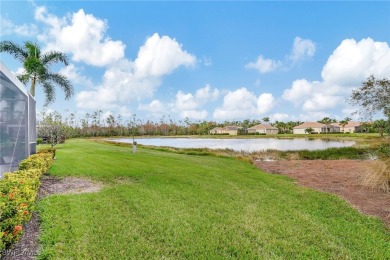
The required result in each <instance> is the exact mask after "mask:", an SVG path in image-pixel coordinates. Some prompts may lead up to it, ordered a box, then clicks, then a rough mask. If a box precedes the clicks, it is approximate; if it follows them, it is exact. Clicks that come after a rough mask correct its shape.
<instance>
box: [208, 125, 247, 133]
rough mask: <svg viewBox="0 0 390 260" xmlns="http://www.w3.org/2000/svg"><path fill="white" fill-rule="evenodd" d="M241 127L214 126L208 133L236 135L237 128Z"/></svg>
mask: <svg viewBox="0 0 390 260" xmlns="http://www.w3.org/2000/svg"><path fill="white" fill-rule="evenodd" d="M241 128H242V127H238V126H225V127H215V128H213V129H211V130H210V134H229V135H238V130H239V129H241Z"/></svg>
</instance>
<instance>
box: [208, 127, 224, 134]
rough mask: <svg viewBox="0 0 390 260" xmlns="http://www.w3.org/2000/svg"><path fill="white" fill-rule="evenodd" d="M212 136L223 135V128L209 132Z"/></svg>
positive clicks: (215, 128) (216, 128)
mask: <svg viewBox="0 0 390 260" xmlns="http://www.w3.org/2000/svg"><path fill="white" fill-rule="evenodd" d="M209 133H210V134H211V135H216V134H222V127H214V128H213V129H211V130H210V131H209Z"/></svg>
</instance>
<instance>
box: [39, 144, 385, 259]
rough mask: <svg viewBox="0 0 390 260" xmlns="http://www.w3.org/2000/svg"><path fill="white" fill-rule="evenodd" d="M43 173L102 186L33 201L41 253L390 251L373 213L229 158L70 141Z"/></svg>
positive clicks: (332, 254) (331, 254)
mask: <svg viewBox="0 0 390 260" xmlns="http://www.w3.org/2000/svg"><path fill="white" fill-rule="evenodd" d="M50 174H51V175H55V176H60V177H64V176H82V177H88V178H91V179H94V180H97V181H101V182H103V183H105V184H106V186H105V188H104V189H103V190H101V191H100V192H98V193H89V194H79V195H54V196H50V197H47V198H45V199H43V200H42V201H41V202H40V203H39V207H38V208H39V214H40V217H41V220H42V232H41V234H40V243H41V244H42V246H43V250H42V252H41V255H40V256H39V257H40V258H41V259H46V258H51V259H59V258H60V259H61V258H67V259H68V258H73V259H76V258H78V259H128V258H133V259H139V258H159V259H161V258H173V259H177V258H197V259H199V258H200V259H205V258H207V259H215V258H219V259H224V258H241V259H252V258H257V259H258V258H260V259H261V258H264V259H269V258H273V259H274V258H283V259H286V258H287V259H288V258H311V259H350V258H352V259H368V258H370V259H386V258H390V234H389V232H388V230H386V228H385V226H384V225H383V224H382V223H381V222H380V221H379V220H377V219H375V218H371V217H367V216H363V215H362V214H360V213H358V212H357V211H356V210H354V209H352V208H351V207H350V206H348V204H347V203H346V202H344V201H342V200H341V199H339V198H337V197H336V196H333V195H329V194H324V193H320V192H317V191H313V190H310V189H306V188H303V187H299V186H297V185H295V184H294V183H293V181H291V180H290V179H288V178H286V177H283V176H278V175H270V174H265V173H262V172H261V171H259V170H258V169H257V168H255V167H254V166H252V165H250V164H249V163H246V162H243V161H239V160H237V159H234V158H228V157H217V156H199V155H188V154H178V153H173V152H167V151H159V150H156V149H147V148H141V149H139V150H138V152H137V153H136V154H133V153H132V152H131V148H130V147H124V146H115V145H108V144H104V143H96V142H92V141H87V140H70V141H67V143H66V144H64V145H61V146H58V150H57V159H56V161H55V163H54V165H53V167H52V168H51V169H50Z"/></svg>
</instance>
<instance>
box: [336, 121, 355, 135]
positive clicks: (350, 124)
mask: <svg viewBox="0 0 390 260" xmlns="http://www.w3.org/2000/svg"><path fill="white" fill-rule="evenodd" d="M332 125H334V126H338V127H340V131H341V132H344V133H356V132H362V124H361V123H359V122H353V121H349V122H348V124H346V125H345V126H344V128H343V126H342V125H340V123H332Z"/></svg>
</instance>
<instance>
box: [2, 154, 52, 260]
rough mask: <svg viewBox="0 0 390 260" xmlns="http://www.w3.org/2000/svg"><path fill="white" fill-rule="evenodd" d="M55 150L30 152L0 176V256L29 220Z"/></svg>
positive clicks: (17, 237)
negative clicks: (15, 165)
mask: <svg viewBox="0 0 390 260" xmlns="http://www.w3.org/2000/svg"><path fill="white" fill-rule="evenodd" d="M53 154H54V151H45V152H40V153H38V154H34V155H31V156H30V157H28V158H27V159H25V160H23V161H21V162H20V164H19V170H18V171H15V172H12V173H5V174H4V178H3V179H1V180H0V256H1V252H2V251H4V250H5V249H8V248H10V247H11V246H12V245H13V244H14V243H15V242H16V241H17V240H18V239H19V237H20V236H21V235H22V234H23V224H25V223H26V222H27V221H29V220H30V218H31V214H32V212H33V210H34V206H35V200H36V198H37V195H38V189H39V186H40V181H39V179H40V177H41V176H42V174H44V173H46V172H47V170H48V169H49V168H50V166H51V164H52V161H53Z"/></svg>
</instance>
